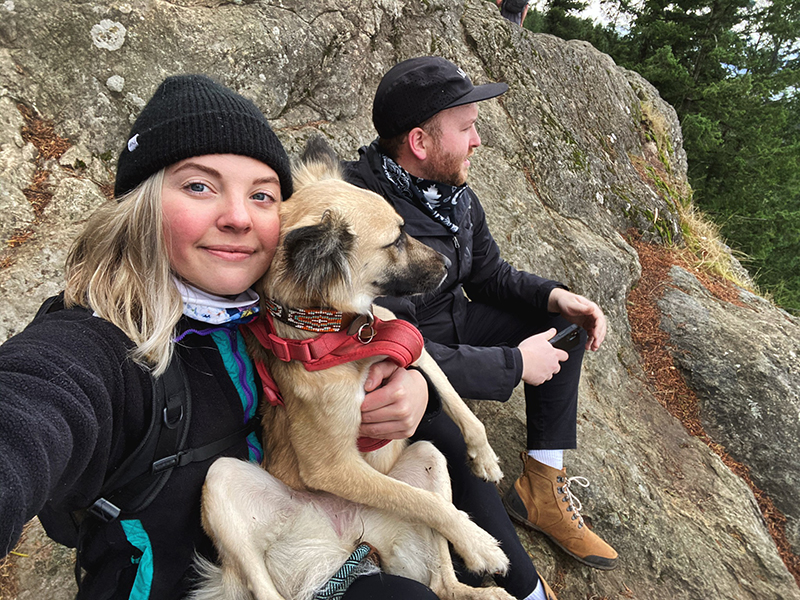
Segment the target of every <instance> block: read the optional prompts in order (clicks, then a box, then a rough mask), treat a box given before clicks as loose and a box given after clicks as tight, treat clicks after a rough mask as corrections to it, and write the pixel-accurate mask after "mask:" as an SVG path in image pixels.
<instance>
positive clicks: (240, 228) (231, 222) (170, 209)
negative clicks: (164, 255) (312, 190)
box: [161, 154, 281, 296]
mask: <svg viewBox="0 0 800 600" xmlns="http://www.w3.org/2000/svg"><path fill="white" fill-rule="evenodd" d="M161 195H162V209H163V214H164V235H165V236H166V240H167V247H168V249H169V250H168V251H169V261H170V265H171V266H172V268H173V270H174V271H175V272H176V273H177V274H178V276H179V277H180V278H181V279H183V280H185V281H186V282H187V283H190V284H192V285H194V286H195V287H198V288H200V289H202V290H204V291H206V292H209V293H212V294H217V295H220V296H233V295H237V294H240V293H242V292H243V291H245V290H246V289H247V288H249V287H250V286H251V285H253V283H255V282H256V280H258V278H259V277H261V276H262V275H263V274H264V273H265V272H266V270H267V268H268V267H269V265H270V263H271V262H272V257H273V255H274V254H275V248H276V246H277V244H278V235H279V229H280V219H279V217H278V206H279V204H280V201H281V186H280V181H279V180H278V175H277V174H276V173H275V171H274V170H273V169H272V168H270V167H269V166H267V165H266V164H264V163H262V162H260V161H258V160H256V159H254V158H250V157H247V156H239V155H237V154H208V155H205V156H195V157H192V158H187V159H186V160H182V161H180V162H178V163H175V164H174V165H171V166H170V167H168V168H167V169H166V171H165V175H164V185H163V187H162V194H161Z"/></svg>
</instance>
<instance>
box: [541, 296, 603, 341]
mask: <svg viewBox="0 0 800 600" xmlns="http://www.w3.org/2000/svg"><path fill="white" fill-rule="evenodd" d="M547 310H549V311H550V312H552V313H560V314H561V316H562V317H564V318H565V319H566V320H567V321H569V322H570V323H575V324H577V325H580V326H581V327H583V328H584V329H585V330H586V333H588V334H589V337H588V339H587V340H586V349H587V350H591V351H593V352H594V351H595V350H597V349H598V348H599V347H600V344H602V343H603V340H604V339H605V337H606V329H607V328H608V324H607V323H606V316H605V315H604V314H603V311H602V310H601V309H600V307H599V306H597V304H595V303H594V302H592V301H591V300H589V299H588V298H584V297H583V296H579V295H578V294H573V293H572V292H568V291H567V290H565V289H562V288H555V289H554V290H553V291H552V292H550V297H549V298H548V300H547Z"/></svg>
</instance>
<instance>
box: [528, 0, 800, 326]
mask: <svg viewBox="0 0 800 600" xmlns="http://www.w3.org/2000/svg"><path fill="white" fill-rule="evenodd" d="M605 6H606V7H611V8H613V9H614V10H615V12H616V14H618V15H621V16H622V17H624V18H625V19H627V22H628V23H629V27H628V28H627V30H623V29H615V28H613V27H610V26H601V25H596V24H594V23H592V22H591V21H590V20H588V19H582V18H579V17H578V16H576V10H580V9H581V7H582V3H581V2H578V1H575V0H551V2H550V4H549V5H548V6H547V8H546V9H545V10H544V11H543V12H538V11H534V10H530V11H529V13H528V18H527V19H526V22H525V26H526V27H528V28H530V29H532V30H534V31H543V32H546V33H553V34H555V35H559V36H560V37H562V38H565V39H575V38H577V39H584V40H587V41H589V42H590V43H592V44H593V45H595V47H597V48H598V49H600V50H603V51H605V52H607V53H609V54H610V55H611V56H612V57H613V58H614V59H615V61H616V62H617V63H618V64H621V65H623V66H625V67H627V68H630V69H633V70H636V71H638V72H639V73H641V74H642V75H643V76H644V77H645V78H646V79H648V80H649V81H650V82H651V83H653V85H655V86H656V88H657V89H658V90H659V92H660V94H661V96H662V98H664V99H665V100H666V101H667V102H669V103H670V104H671V105H672V106H674V107H675V110H676V111H677V113H678V116H679V117H680V120H681V126H682V129H683V137H684V147H685V149H686V153H687V156H688V158H689V181H690V184H691V186H692V188H693V189H694V200H695V202H696V203H697V205H698V206H699V207H700V208H701V209H702V210H703V211H704V212H705V213H707V214H709V215H710V216H712V217H713V218H714V219H715V221H716V222H717V224H718V225H719V227H720V230H721V233H722V235H723V236H724V237H725V238H726V239H728V240H729V243H730V244H731V245H732V246H734V247H735V248H736V249H738V250H741V251H742V252H744V253H745V254H746V255H747V256H749V259H748V260H746V264H747V266H748V267H749V268H750V270H751V272H752V273H753V274H754V275H755V277H756V280H757V283H758V284H759V286H760V287H762V289H765V290H767V291H768V292H770V293H771V294H772V295H773V297H774V299H775V300H776V302H778V303H779V304H781V305H783V306H785V307H786V308H788V309H791V310H794V311H797V312H800V0H758V1H754V0H642V1H641V2H637V3H635V4H634V3H632V2H629V0H606V2H605Z"/></svg>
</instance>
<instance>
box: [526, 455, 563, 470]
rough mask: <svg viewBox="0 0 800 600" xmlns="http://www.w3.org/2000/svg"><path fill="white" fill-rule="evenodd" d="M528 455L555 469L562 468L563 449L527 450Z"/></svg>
mask: <svg viewBox="0 0 800 600" xmlns="http://www.w3.org/2000/svg"><path fill="white" fill-rule="evenodd" d="M528 456H530V457H531V458H532V459H534V460H538V461H539V462H540V463H542V464H545V465H547V466H548V467H552V468H554V469H556V470H557V471H560V470H561V469H563V468H564V451H563V450H528Z"/></svg>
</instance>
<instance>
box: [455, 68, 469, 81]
mask: <svg viewBox="0 0 800 600" xmlns="http://www.w3.org/2000/svg"><path fill="white" fill-rule="evenodd" d="M456 73H458V74H459V75H461V79H466V78H467V74H466V73H465V72H464V69H462V68H461V67H458V68H457V69H456Z"/></svg>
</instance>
